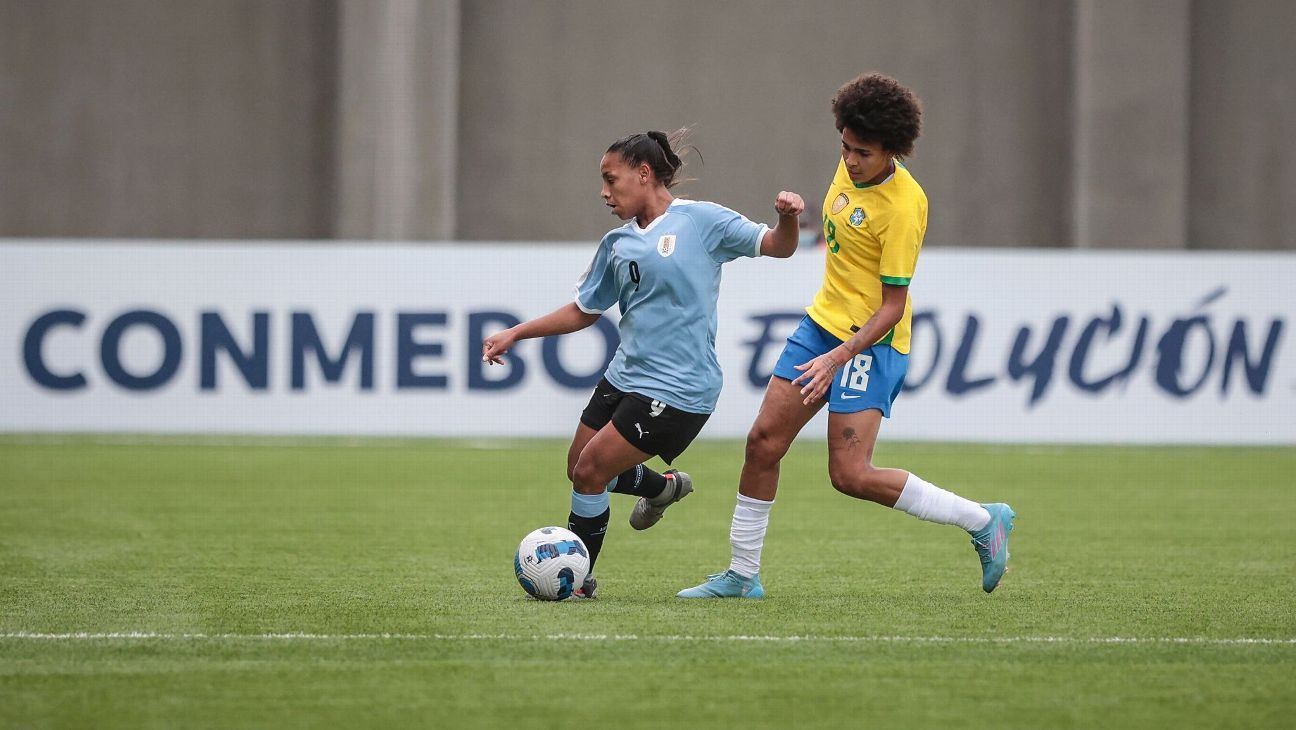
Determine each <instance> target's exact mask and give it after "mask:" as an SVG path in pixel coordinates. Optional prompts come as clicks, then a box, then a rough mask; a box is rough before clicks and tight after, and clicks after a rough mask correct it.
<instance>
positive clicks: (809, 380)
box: [792, 283, 909, 405]
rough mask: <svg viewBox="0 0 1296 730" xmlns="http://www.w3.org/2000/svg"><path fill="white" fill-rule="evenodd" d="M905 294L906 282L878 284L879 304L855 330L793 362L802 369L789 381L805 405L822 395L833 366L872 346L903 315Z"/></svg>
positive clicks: (827, 385) (832, 375)
mask: <svg viewBox="0 0 1296 730" xmlns="http://www.w3.org/2000/svg"><path fill="white" fill-rule="evenodd" d="M908 298H909V285H908V284H903V285H898V284H886V283H884V284H882V306H880V307H878V309H877V311H876V312H874V313H873V316H872V317H869V318H868V321H867V322H865V323H864V326H863V327H860V328H859V331H858V332H856V333H855V334H854V335H852V336H851V338H850V339H849V340H846V341H845V342H843V343H841V344H840V345H838V346H837V347H834V348H833V349H831V350H829V351H828V352H825V353H824V354H822V355H820V356H819V357H816V358H815V359H813V360H811V361H810V362H808V363H805V364H804V365H797V366H796V369H797V370H800V371H802V372H801V374H800V375H798V376H796V378H795V379H794V380H793V381H792V383H793V384H794V385H801V386H802V387H801V395H803V396H805V405H810V404H811V403H814V402H815V401H817V400H819V399H820V398H822V397H823V395H824V393H827V392H828V388H829V387H830V386H831V385H832V382H833V378H835V377H837V370H838V369H840V368H841V366H842V365H845V364H846V363H848V362H850V361H851V360H852V359H853V358H854V357H855V356H856V355H858V354H860V353H861V352H863V351H865V350H867V349H868V348H870V347H872V346H873V343H875V342H877V341H878V340H880V339H882V338H883V337H884V336H885V335H886V333H888V332H890V331H891V328H892V327H895V326H896V325H897V324H899V322H900V318H901V317H903V316H904V311H905V302H906V301H908Z"/></svg>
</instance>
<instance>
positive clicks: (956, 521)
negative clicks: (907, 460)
mask: <svg viewBox="0 0 1296 730" xmlns="http://www.w3.org/2000/svg"><path fill="white" fill-rule="evenodd" d="M881 423H882V412H881V411H879V410H876V409H869V410H866V411H861V412H859V413H832V414H829V416H828V477H829V479H830V480H831V481H832V485H833V487H834V488H835V489H836V490H837V491H839V492H841V493H842V494H846V495H849V496H851V497H855V498H857V499H866V500H868V501H870V502H877V503H878V504H880V505H883V506H886V507H894V508H895V509H898V510H900V511H902V512H907V513H909V514H911V515H913V516H914V517H917V518H918V519H920V520H926V521H928V522H936V523H939V524H944V525H958V526H959V527H962V528H963V529H964V530H967V531H968V533H970V534H971V535H972V546H973V547H974V548H976V551H977V555H978V557H979V558H980V560H981V587H982V589H984V590H985V591H986V592H987V593H989V592H990V591H993V590H994V589H995V586H997V585H999V579H1000V578H1002V577H1003V573H1004V570H1005V569H1006V567H1007V562H1008V533H1010V532H1012V528H1013V523H1012V521H1013V518H1014V517H1016V513H1014V512H1013V511H1012V508H1010V507H1009V506H1008V505H1006V504H987V505H980V504H977V503H976V502H973V501H971V500H969V499H964V498H963V497H960V496H959V495H957V494H954V493H953V492H950V491H946V490H944V489H941V488H940V487H938V486H936V485H934V484H932V483H930V482H928V481H925V480H923V479H922V478H921V477H919V476H917V475H916V474H912V473H910V472H907V471H904V470H903V469H886V468H882V467H878V466H874V465H873V447H874V446H875V445H876V443H877V435H878V429H879V428H880V426H881Z"/></svg>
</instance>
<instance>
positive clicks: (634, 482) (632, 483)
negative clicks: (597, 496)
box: [612, 464, 666, 499]
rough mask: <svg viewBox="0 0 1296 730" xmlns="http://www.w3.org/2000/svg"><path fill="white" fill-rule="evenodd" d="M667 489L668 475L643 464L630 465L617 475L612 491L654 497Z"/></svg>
mask: <svg viewBox="0 0 1296 730" xmlns="http://www.w3.org/2000/svg"><path fill="white" fill-rule="evenodd" d="M664 489H666V477H664V476H662V475H661V474H658V473H657V472H655V471H653V470H652V469H649V468H648V467H646V466H644V465H643V464H639V465H638V466H633V467H630V468H629V469H626V470H625V471H624V472H622V473H621V476H619V477H617V481H616V484H615V485H614V486H613V487H612V491H613V492H616V493H617V494H633V495H634V496H636V497H647V498H648V499H652V498H653V497H656V496H658V495H660V494H661V493H662V490H664Z"/></svg>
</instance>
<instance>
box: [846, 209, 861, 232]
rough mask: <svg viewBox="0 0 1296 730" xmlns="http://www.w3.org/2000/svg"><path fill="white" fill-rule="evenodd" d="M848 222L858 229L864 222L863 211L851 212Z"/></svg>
mask: <svg viewBox="0 0 1296 730" xmlns="http://www.w3.org/2000/svg"><path fill="white" fill-rule="evenodd" d="M849 220H850V224H851V225H852V226H855V227H857V228H858V227H859V226H860V224H862V223H863V222H864V209H863V208H856V209H855V210H854V211H852V212H851V214H850V219H849Z"/></svg>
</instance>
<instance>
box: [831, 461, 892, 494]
mask: <svg viewBox="0 0 1296 730" xmlns="http://www.w3.org/2000/svg"><path fill="white" fill-rule="evenodd" d="M828 479H829V480H830V481H831V482H832V485H833V489H836V490H837V491H839V492H841V493H842V494H845V495H847V496H850V497H855V498H857V499H869V500H874V501H876V500H877V498H878V497H879V496H881V494H882V493H883V491H885V490H884V487H885V484H884V482H883V479H882V474H881V473H880V471H879V470H878V469H875V468H874V467H873V466H872V465H866V466H863V467H860V466H855V467H851V468H834V467H832V466H829V468H828Z"/></svg>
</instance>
